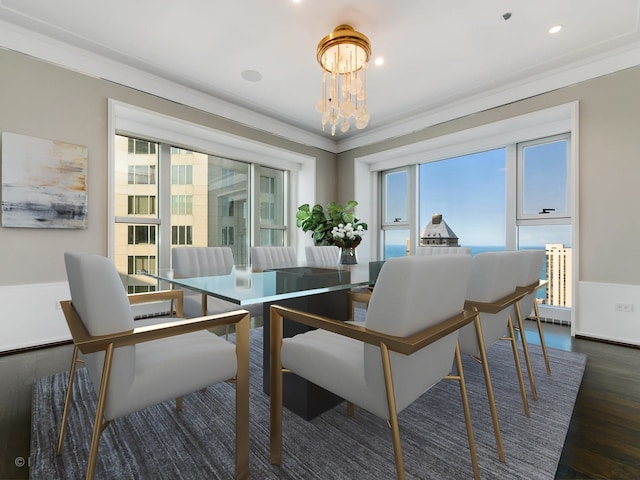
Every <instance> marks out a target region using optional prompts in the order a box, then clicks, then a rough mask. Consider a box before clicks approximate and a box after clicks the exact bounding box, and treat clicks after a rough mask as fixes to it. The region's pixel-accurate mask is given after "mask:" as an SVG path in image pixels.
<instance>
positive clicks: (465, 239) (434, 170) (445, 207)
mask: <svg viewBox="0 0 640 480" xmlns="http://www.w3.org/2000/svg"><path fill="white" fill-rule="evenodd" d="M505 170H506V149H505V148H499V149H495V150H488V151H485V152H478V153H473V154H470V155H463V156H459V157H454V158H448V159H446V160H439V161H435V162H429V163H423V164H422V165H420V167H419V190H418V198H419V207H420V224H419V226H420V238H419V244H421V245H427V244H429V245H433V244H443V245H445V244H450V241H449V237H448V236H447V233H445V230H446V229H445V228H444V227H445V226H446V227H448V232H449V234H451V235H455V237H457V244H458V245H461V246H467V247H473V248H474V249H476V250H478V249H485V250H489V249H491V250H504V249H505V245H506V236H505V225H506V203H505V199H506V197H505V193H506V183H505ZM434 215H436V216H437V215H442V217H441V218H442V219H441V222H444V225H443V224H442V223H440V225H441V226H442V228H438V229H434V230H433V231H435V232H436V235H437V236H436V237H429V238H427V236H426V233H425V234H424V235H423V232H425V231H426V228H427V226H428V225H429V223H430V222H432V220H433V218H434ZM436 218H437V217H436Z"/></svg>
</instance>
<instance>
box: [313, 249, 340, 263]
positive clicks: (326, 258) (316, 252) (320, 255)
mask: <svg viewBox="0 0 640 480" xmlns="http://www.w3.org/2000/svg"><path fill="white" fill-rule="evenodd" d="M305 255H306V257H307V263H308V264H309V265H337V264H338V257H339V256H340V248H339V247H337V246H335V245H326V246H310V245H309V246H307V247H305Z"/></svg>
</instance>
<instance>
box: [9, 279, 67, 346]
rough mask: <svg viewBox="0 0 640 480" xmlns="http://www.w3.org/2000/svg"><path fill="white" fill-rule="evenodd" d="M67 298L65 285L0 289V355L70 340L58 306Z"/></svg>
mask: <svg viewBox="0 0 640 480" xmlns="http://www.w3.org/2000/svg"><path fill="white" fill-rule="evenodd" d="M70 298H71V295H70V294H69V285H68V284H67V282H60V283H43V284H32V285H9V286H2V287H0V305H2V314H1V315H0V352H6V351H8V350H14V349H19V348H27V347H34V346H38V345H46V344H48V343H54V342H60V341H64V340H69V339H70V338H71V335H70V334H69V329H68V327H67V322H66V321H65V319H64V314H63V313H62V310H61V309H60V307H59V303H58V302H59V301H60V300H68V299H70Z"/></svg>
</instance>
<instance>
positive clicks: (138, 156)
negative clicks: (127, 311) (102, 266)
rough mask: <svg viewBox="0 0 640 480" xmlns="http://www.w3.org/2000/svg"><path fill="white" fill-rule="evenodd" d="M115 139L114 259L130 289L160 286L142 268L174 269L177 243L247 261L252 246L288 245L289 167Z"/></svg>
mask: <svg viewBox="0 0 640 480" xmlns="http://www.w3.org/2000/svg"><path fill="white" fill-rule="evenodd" d="M114 138H115V142H114V146H115V148H114V150H115V152H116V155H115V158H114V184H113V185H114V187H113V206H114V212H115V221H114V226H113V236H114V239H113V257H114V262H115V264H116V267H117V268H118V270H119V272H120V273H121V274H122V278H123V281H124V283H125V285H126V288H127V291H129V292H136V291H151V290H153V289H155V282H154V281H153V280H152V279H150V278H149V277H147V276H145V275H141V274H138V272H141V271H147V272H154V271H158V269H160V268H169V267H170V257H171V247H172V246H173V245H193V246H220V245H224V246H229V247H231V249H232V251H233V256H234V261H235V263H236V265H247V264H248V263H249V247H250V245H252V244H260V242H261V241H264V242H265V244H267V245H284V244H285V242H286V238H285V233H286V226H285V217H284V205H285V203H286V202H285V198H284V195H285V193H286V190H285V188H284V183H285V179H286V178H287V177H286V175H285V172H284V171H283V170H278V169H274V168H267V167H261V166H259V165H255V164H250V163H247V162H241V161H237V160H231V159H227V158H222V157H217V156H213V155H207V154H205V153H200V152H197V151H193V150H187V149H185V148H176V147H172V146H170V145H168V144H164V143H158V144H153V145H154V146H153V147H152V146H150V142H145V141H141V140H138V139H132V138H128V137H126V136H122V135H116V136H115V137H114ZM143 146H144V148H143ZM150 152H153V153H150ZM252 179H255V181H252ZM261 186H263V187H264V188H263V189H264V190H266V191H265V192H261V191H260V190H261ZM250 201H253V205H254V206H252V205H251V203H250ZM252 212H255V213H254V214H253V215H252ZM163 238H164V239H166V240H165V241H164V242H163V241H162V239H163ZM252 239H253V241H252Z"/></svg>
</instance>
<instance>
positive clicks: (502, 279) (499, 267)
mask: <svg viewBox="0 0 640 480" xmlns="http://www.w3.org/2000/svg"><path fill="white" fill-rule="evenodd" d="M517 274H518V252H484V253H479V254H478V255H475V256H474V257H473V263H472V267H471V276H470V277H469V284H468V287H467V300H471V301H476V302H488V303H491V302H494V301H496V300H499V299H501V298H504V297H506V296H507V295H509V294H511V293H513V292H514V291H515V288H516V283H517V282H516V279H517ZM510 312H511V310H510V309H508V308H507V309H504V310H502V311H501V312H499V313H496V314H488V313H482V314H481V315H480V318H481V321H482V333H483V338H484V343H485V345H486V347H487V348H489V346H491V345H492V344H493V343H494V342H495V341H496V340H498V339H500V338H502V336H503V335H504V334H505V333H506V331H507V322H508V319H509V314H510ZM459 341H460V350H461V351H462V353H466V354H469V355H473V356H476V357H477V356H479V355H480V349H479V346H478V339H477V337H476V331H475V326H474V325H473V324H470V325H467V326H466V327H463V328H462V329H461V330H460V338H459Z"/></svg>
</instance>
